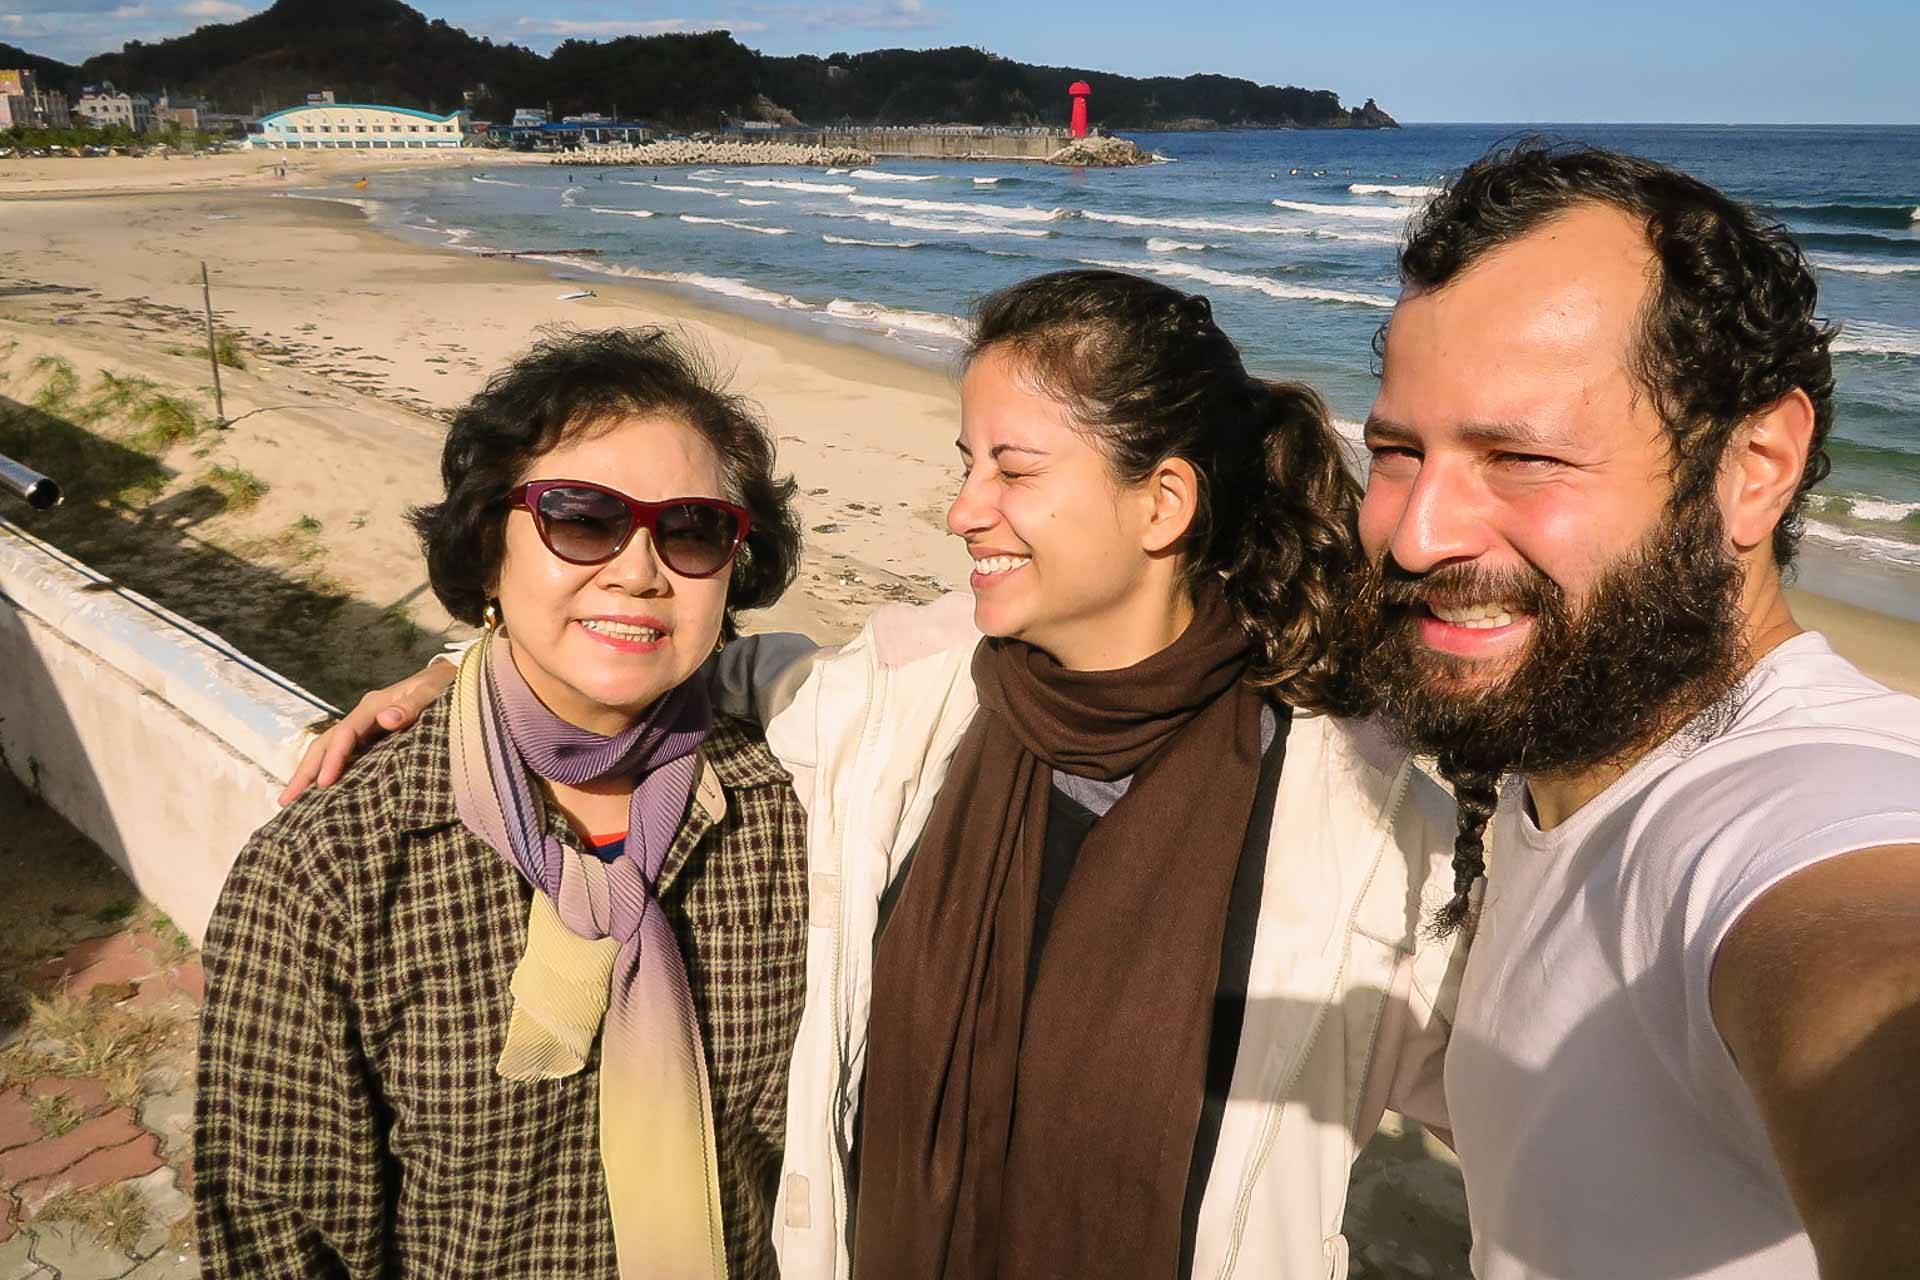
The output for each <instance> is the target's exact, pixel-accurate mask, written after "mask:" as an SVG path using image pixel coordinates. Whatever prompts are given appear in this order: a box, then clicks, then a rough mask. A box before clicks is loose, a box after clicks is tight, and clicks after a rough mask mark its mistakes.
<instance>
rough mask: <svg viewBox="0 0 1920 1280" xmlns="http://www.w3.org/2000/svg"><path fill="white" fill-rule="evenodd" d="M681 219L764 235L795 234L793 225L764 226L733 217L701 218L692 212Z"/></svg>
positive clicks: (683, 215) (684, 214)
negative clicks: (736, 219) (735, 219)
mask: <svg viewBox="0 0 1920 1280" xmlns="http://www.w3.org/2000/svg"><path fill="white" fill-rule="evenodd" d="M680 221H682V222H691V223H695V224H697V225H702V226H714V227H732V228H733V229H734V230H735V231H752V232H754V233H756V234H758V235H763V236H790V235H792V234H793V228H792V227H762V226H758V225H756V224H754V223H751V222H735V221H734V220H733V219H731V218H701V217H697V216H695V215H694V214H691V213H683V214H681V215H680Z"/></svg>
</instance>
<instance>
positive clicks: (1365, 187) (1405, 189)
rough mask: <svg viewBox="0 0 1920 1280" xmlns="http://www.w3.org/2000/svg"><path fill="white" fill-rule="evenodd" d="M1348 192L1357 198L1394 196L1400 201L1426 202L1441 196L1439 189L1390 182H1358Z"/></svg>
mask: <svg viewBox="0 0 1920 1280" xmlns="http://www.w3.org/2000/svg"><path fill="white" fill-rule="evenodd" d="M1347 190H1348V191H1350V192H1352V193H1353V194H1354V195H1356V196H1393V197H1395V198H1397V199H1400V200H1425V199H1426V198H1427V197H1429V196H1437V195H1439V194H1440V188H1439V187H1425V186H1418V185H1411V184H1410V185H1406V186H1396V185H1394V184H1393V183H1390V182H1356V183H1354V184H1353V185H1352V186H1350V187H1348V188H1347Z"/></svg>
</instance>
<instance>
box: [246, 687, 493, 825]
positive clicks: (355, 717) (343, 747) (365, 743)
mask: <svg viewBox="0 0 1920 1280" xmlns="http://www.w3.org/2000/svg"><path fill="white" fill-rule="evenodd" d="M458 674H459V668H458V667H456V666H454V665H453V664H452V663H450V662H429V663H428V664H427V665H426V668H425V670H422V671H419V672H416V673H414V674H413V675H410V676H408V677H407V678H406V679H404V680H402V681H400V682H399V683H398V684H390V685H388V686H387V687H386V688H384V689H375V690H374V691H373V692H372V693H369V694H367V695H366V696H365V697H363V698H361V699H360V701H359V703H358V704H357V705H356V706H355V707H354V709H353V710H352V711H349V712H348V713H347V714H346V715H345V716H344V717H343V718H342V719H341V720H340V722H339V723H338V724H336V725H334V726H333V727H332V728H331V729H328V730H327V731H326V732H325V733H323V734H321V735H320V736H319V737H317V738H315V739H314V740H313V742H312V743H311V744H309V745H308V747H307V751H306V754H305V755H303V756H301V757H300V764H299V766H298V767H296V768H295V769H294V771H293V776H292V777H291V778H289V779H288V780H287V787H286V790H284V791H282V792H281V793H280V804H281V807H283V808H284V807H285V806H287V805H290V804H292V803H293V801H294V799H295V797H297V796H298V795H299V794H300V793H301V792H303V791H305V790H306V789H307V788H308V787H309V786H316V785H317V786H322V787H330V786H332V785H333V784H334V783H336V782H338V781H339V780H340V775H341V774H343V773H345V772H346V771H347V766H348V765H349V764H351V763H353V761H354V759H355V758H356V757H358V756H359V755H360V754H362V753H363V752H365V751H366V750H367V748H369V747H371V746H372V745H373V744H374V743H376V742H378V741H380V739H382V738H384V737H386V736H387V735H388V734H390V733H398V732H399V731H400V730H402V729H404V728H406V727H407V726H408V725H410V724H412V723H413V722H414V721H415V720H418V719H419V718H420V713H421V712H422V711H425V710H426V709H427V708H428V707H430V706H432V705H433V700H434V699H435V698H438V697H439V696H440V693H441V691H442V690H443V689H445V688H446V687H447V686H448V685H450V684H452V683H453V680H454V677H455V676H456V675H458Z"/></svg>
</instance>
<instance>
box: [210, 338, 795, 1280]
mask: <svg viewBox="0 0 1920 1280" xmlns="http://www.w3.org/2000/svg"><path fill="white" fill-rule="evenodd" d="M442 472H443V475H444V478H445V482H446V496H445V500H444V501H442V502H440V503H439V504H437V505H434V506H431V507H427V508H423V509H421V510H419V511H417V512H415V513H414V519H415V523H416V526H417V527H418V529H419V531H420V535H421V539H422V542H423V544H424V545H425V548H426V554H427V561H428V565H429V569H430V575H431V578H432V583H433V588H434V591H435V593H436V594H437V595H438V596H439V597H440V599H441V601H442V602H443V603H444V604H445V605H446V606H447V608H448V610H449V611H450V612H451V613H452V614H453V615H454V616H456V617H459V618H462V619H464V620H467V621H470V622H474V623H480V622H482V621H483V620H484V622H485V625H486V627H487V629H488V630H487V635H486V638H485V640H484V641H483V642H482V643H481V644H479V645H476V646H475V647H474V648H473V649H472V650H471V651H469V653H468V654H467V655H466V658H465V661H464V663H463V665H462V667H461V670H460V675H459V679H458V682H457V685H456V688H455V691H454V694H453V696H452V697H451V698H450V699H446V700H442V701H441V702H439V703H437V704H435V705H434V706H433V707H432V708H430V709H429V710H428V711H427V712H426V714H424V715H422V716H421V717H420V719H419V722H418V723H417V724H416V725H414V726H413V727H412V729H410V730H409V731H408V732H406V733H404V734H400V735H397V736H396V737H395V738H394V739H393V740H392V741H391V742H389V743H387V744H385V745H384V746H383V748H382V749H381V750H380V751H379V752H378V753H376V754H374V755H372V756H370V757H369V758H368V760H367V761H366V763H365V764H364V765H362V766H361V767H360V768H359V769H357V770H356V771H355V772H354V774H353V776H352V777H351V778H350V779H348V780H347V781H346V782H345V783H344V784H342V785H340V786H337V787H333V788H331V789H328V790H325V791H316V792H314V793H313V794H312V795H311V796H310V797H308V798H307V799H305V800H304V801H303V802H302V803H300V804H297V805H295V806H293V807H291V808H289V809H287V810H286V811H285V812H284V813H282V814H281V815H280V816H279V817H278V818H277V819H275V820H274V821H273V822H271V823H269V824H268V825H267V826H266V827H264V828H263V829H262V830H261V831H260V832H259V834H258V835H257V836H255V838H254V839H253V841H252V842H251V843H249V844H248V846H247V847H246V849H245V850H244V851H243V852H242V853H241V855H240V858H239V860H238V862H237V863H236V864H235V866H234V868H233V871H232V874H231V876H230V877H229V879H228V881H227V884H226V887H225V890H224V892H223V893H222V895H221V899H220V904H219V907H218V909H217V911H216V913H215V916H214V920H213V923H212V925H211V927H210V929H209V933H208V943H207V953H206V954H207V965H208V975H209V983H208V1001H207V1008H206V1014H205V1021H204V1026H203V1033H202V1045H201V1076H200V1097H199V1113H198V1117H197V1139H196V1144H197V1145H196V1152H195V1155H196V1165H197V1172H198V1182H199V1185H198V1201H199V1227H200V1241H201V1249H202V1253H203V1260H204V1265H205V1269H206V1274H207V1275H209V1276H240V1275H245V1276H250V1277H257V1276H263V1275H275V1276H281V1275H314V1276H320V1275H325V1276H355V1277H360V1276H367V1277H371V1276H394V1277H397V1276H421V1277H434V1278H435V1280H439V1278H440V1277H445V1276H458V1275H469V1276H495V1277H505V1276H536V1275H537V1276H550V1275H568V1276H607V1277H612V1276H615V1275H617V1276H619V1277H621V1278H622V1280H631V1278H632V1277H638V1276H662V1277H665V1276H673V1277H684V1276H721V1275H728V1274H731V1275H733V1276H736V1277H740V1276H770V1275H773V1274H774V1272H775V1268H774V1265H773V1262H772V1258H771V1252H770V1247H769V1245H770V1235H771V1216H770V1215H771V1206H772V1203H773V1195H774V1180H775V1177H776V1175H777V1171H778V1168H779V1165H780V1159H781V1151H782V1146H783V1141H782V1138H783V1127H784V1122H785V1096H786V1068H787V1060H788V1054H789V1051H790V1047H791V1044H792V1040H793V1035H794V1030H795V1027H796V1025H797V1021H798V1017H799V1013H800V1005H801V996H802V983H803V970H804V950H803V947H804V940H803V933H804V927H803V924H802V919H803V915H804V903H805V893H804V887H803V867H802V858H803V850H804V848H805V815H804V813H803V812H802V810H801V808H800V805H799V803H798V802H797V800H796V799H795V796H794V793H793V790H792V787H791V785H790V783H789V781H788V779H787V775H786V774H785V773H784V772H783V771H782V770H781V769H780V767H779V766H778V765H777V764H776V763H775V762H774V760H773V757H772V756H771V755H770V754H769V753H768V751H767V748H766V746H765V744H764V742H763V741H762V739H761V736H760V734H759V731H758V730H757V729H754V728H752V727H750V726H748V725H745V724H742V723H740V722H737V721H734V720H730V719H728V718H726V717H724V716H720V715H716V714H715V713H714V711H713V710H712V708H711V706H710V704H709V702H708V698H707V694H706V689H705V685H704V683H703V682H702V681H701V680H699V679H697V678H694V677H695V673H696V672H697V671H698V670H699V668H700V666H701V663H702V662H703V661H704V660H705V659H706V658H707V656H708V655H709V654H711V653H713V652H714V651H715V649H716V648H717V647H719V646H720V645H721V644H723V643H724V641H725V637H727V636H729V635H731V634H732V629H733V611H734V610H738V609H750V608H754V607H757V606H761V605H765V604H768V603H770V602H771V601H772V600H773V599H775V598H776V597H777V596H778V595H779V594H780V592H781V591H782V590H784V589H785V587H786V586H787V584H788V583H789V582H790V581H791V579H792V576H793V572H794V567H795V561H796V558H797V554H798V550H799V533H798V526H797V523H796V521H795V519H794V516H793V513H792V510H791V507H790V503H791V499H792V493H793V485H792V482H791V481H790V480H786V479H782V478H778V477H776V476H775V474H774V450H773V444H772V440H771V438H770V436H769V435H768V433H767V431H766V429H765V428H764V427H763V426H762V425H761V424H760V423H759V422H758V421H757V420H756V419H755V418H754V417H753V416H752V415H751V414H750V413H749V412H748V411H747V409H746V407H745V406H744V405H743V404H742V403H741V402H740V401H738V400H736V399H734V398H732V397H730V396H729V395H727V394H726V393H725V392H724V391H723V390H722V389H721V388H720V387H718V386H717V385H716V384H715V382H714V380H713V379H712V378H711V377H710V376H708V375H707V374H706V373H704V372H703V371H702V370H701V368H700V367H699V366H698V364H697V363H696V362H695V361H693V360H692V359H690V358H689V357H688V355H687V354H686V353H684V352H683V351H681V350H680V349H678V348H677V347H676V346H675V345H674V343H673V342H672V341H671V340H670V339H669V338H668V337H667V335H665V334H664V333H661V332H659V331H657V330H656V331H615V332H607V333H589V334H580V335H574V336H566V337H556V338H551V339H549V340H547V341H544V342H542V343H541V344H540V345H538V346H537V347H535V348H534V350H533V351H532V352H531V353H530V354H528V355H527V356H525V357H524V358H522V359H521V360H520V361H518V362H517V363H515V364H514V365H513V366H512V367H511V368H509V369H507V370H505V371H504V372H502V373H501V374H499V375H498V376H496V377H495V378H494V379H493V380H492V381H491V382H490V383H489V384H488V385H487V387H486V389H485V390H484V391H483V392H481V393H480V395H479V396H478V397H476V398H475V399H474V400H473V401H472V402H471V403H470V404H468V405H467V406H466V407H465V408H464V409H463V410H462V411H461V412H460V414H459V415H458V416H457V417H456V418H455V420H454V422H453V425H452V428H451V429H450V431H449V433H448V436H447V442H446V449H445V454H444V457H443V461H442Z"/></svg>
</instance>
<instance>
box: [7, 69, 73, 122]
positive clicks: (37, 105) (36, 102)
mask: <svg viewBox="0 0 1920 1280" xmlns="http://www.w3.org/2000/svg"><path fill="white" fill-rule="evenodd" d="M72 123H73V118H72V116H71V115H69V114H68V112H67V95H66V94H64V93H61V92H60V91H59V90H57V89H42V88H41V87H40V85H39V82H38V81H37V80H36V79H35V78H34V74H33V72H31V71H27V70H23V69H18V68H11V67H0V129H65V128H68V127H70V126H71V125H72Z"/></svg>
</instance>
